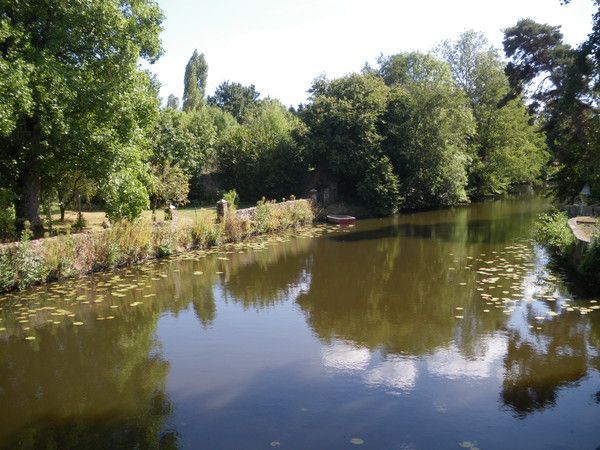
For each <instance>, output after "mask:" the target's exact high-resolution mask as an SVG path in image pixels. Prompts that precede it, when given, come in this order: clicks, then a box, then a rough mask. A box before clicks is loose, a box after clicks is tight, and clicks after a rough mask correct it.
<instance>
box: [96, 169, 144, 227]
mask: <svg viewBox="0 0 600 450" xmlns="http://www.w3.org/2000/svg"><path fill="white" fill-rule="evenodd" d="M103 196H104V199H105V201H106V216H107V217H108V218H109V220H110V221H111V222H118V221H120V220H122V219H127V220H129V221H133V220H134V219H136V218H137V217H139V215H140V214H141V213H142V211H144V210H147V209H148V208H149V206H150V203H149V200H148V191H147V190H146V187H145V185H144V183H143V182H142V181H141V180H140V177H139V174H138V173H136V171H135V169H130V170H122V171H120V172H118V173H115V174H113V175H112V176H111V177H110V180H109V182H108V183H107V184H106V186H105V187H104V189H103Z"/></svg>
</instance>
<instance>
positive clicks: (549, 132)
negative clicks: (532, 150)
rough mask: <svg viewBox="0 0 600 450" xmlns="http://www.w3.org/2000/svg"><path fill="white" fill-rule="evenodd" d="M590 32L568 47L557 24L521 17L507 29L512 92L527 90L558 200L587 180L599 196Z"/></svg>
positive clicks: (599, 155)
mask: <svg viewBox="0 0 600 450" xmlns="http://www.w3.org/2000/svg"><path fill="white" fill-rule="evenodd" d="M596 20H598V14H596V16H595V23H596ZM595 29H596V26H595V27H594V30H595ZM594 36H595V32H594V31H592V34H591V35H590V37H589V39H591V41H589V40H588V41H586V43H584V44H583V45H582V46H580V47H579V48H578V49H572V48H571V47H569V46H568V45H566V44H564V43H563V36H562V33H561V32H560V27H557V26H551V25H547V24H538V23H536V22H534V21H532V20H529V19H523V20H520V21H519V22H518V23H517V24H516V25H515V26H514V27H511V28H508V29H507V30H506V31H505V38H504V49H505V52H506V56H507V57H508V58H510V61H509V64H508V65H507V69H506V71H507V74H508V75H509V79H510V82H511V87H512V89H513V92H514V93H519V92H525V93H526V95H528V96H529V97H530V100H531V106H532V109H533V110H534V111H536V112H537V113H538V114H539V117H540V119H541V121H542V130H543V131H544V132H545V134H546V142H547V145H548V148H549V149H550V150H551V152H552V155H553V157H554V162H555V165H556V167H557V171H556V173H555V174H554V178H555V180H556V183H555V184H556V188H557V189H556V190H557V194H558V196H559V197H560V198H562V199H572V198H573V197H575V196H576V195H577V194H578V193H579V191H580V190H581V188H582V187H583V186H584V185H585V184H589V185H590V186H591V188H592V196H593V197H594V198H600V179H599V177H598V172H599V170H600V152H598V143H599V141H598V133H597V129H598V115H597V102H598V96H597V92H596V90H595V76H594V71H593V69H592V68H593V66H594V56H593V54H594V51H593V50H592V49H593V48H594V45H593V44H590V42H593V41H594ZM596 79H597V77H596ZM539 80H541V81H539Z"/></svg>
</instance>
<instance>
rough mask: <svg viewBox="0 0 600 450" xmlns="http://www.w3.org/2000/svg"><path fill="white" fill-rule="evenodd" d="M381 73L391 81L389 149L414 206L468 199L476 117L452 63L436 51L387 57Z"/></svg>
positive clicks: (408, 201) (386, 122)
mask: <svg viewBox="0 0 600 450" xmlns="http://www.w3.org/2000/svg"><path fill="white" fill-rule="evenodd" d="M379 63H380V68H379V73H380V74H381V76H382V77H383V79H384V80H385V81H386V84H388V85H389V86H390V89H391V90H390V101H389V104H388V106H387V110H386V114H385V117H384V121H383V123H384V127H383V130H384V131H383V134H384V136H385V141H384V142H383V148H384V149H385V153H386V154H387V155H388V156H389V158H390V160H391V161H392V164H393V166H394V168H395V172H396V174H397V176H398V177H399V179H400V180H401V187H402V188H401V191H400V193H401V195H402V197H403V198H404V201H405V205H406V206H407V207H408V208H429V207H435V206H447V205H454V204H457V203H462V202H466V201H468V196H467V191H466V188H467V166H468V164H469V163H470V161H471V159H472V152H471V149H470V147H469V139H470V137H471V136H472V135H473V134H474V131H475V127H474V121H473V116H472V113H471V110H470V107H469V103H468V100H467V98H466V96H465V94H464V93H463V92H462V91H461V90H460V89H459V88H458V87H457V85H456V84H455V82H454V80H453V79H452V74H451V71H450V68H449V66H448V65H447V64H446V63H444V62H443V61H440V60H438V59H436V58H434V57H433V56H431V55H426V54H422V53H402V54H398V55H393V56H390V57H387V58H381V59H380V61H379Z"/></svg>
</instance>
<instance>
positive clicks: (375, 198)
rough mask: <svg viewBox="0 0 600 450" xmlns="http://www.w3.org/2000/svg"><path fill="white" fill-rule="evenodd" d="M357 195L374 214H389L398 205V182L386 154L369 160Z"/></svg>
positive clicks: (396, 209)
mask: <svg viewBox="0 0 600 450" xmlns="http://www.w3.org/2000/svg"><path fill="white" fill-rule="evenodd" d="M358 195H359V197H360V198H361V200H362V201H363V202H364V204H365V206H366V207H367V208H369V209H370V210H371V211H372V212H373V213H374V214H376V215H378V216H389V215H391V214H395V213H397V212H398V208H399V206H400V183H399V182H398V177H397V176H396V175H395V174H394V169H393V167H392V164H391V163H390V160H389V158H388V157H387V156H383V157H381V158H380V159H374V160H372V161H370V162H369V164H368V168H367V170H366V173H365V176H364V178H363V179H362V180H361V181H360V182H359V183H358Z"/></svg>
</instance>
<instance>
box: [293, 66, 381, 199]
mask: <svg viewBox="0 0 600 450" xmlns="http://www.w3.org/2000/svg"><path fill="white" fill-rule="evenodd" d="M309 92H310V95H311V103H310V104H309V105H308V107H307V108H306V110H305V111H304V112H303V114H302V117H303V119H304V120H305V122H306V124H307V125H308V127H309V129H310V135H309V141H310V146H311V152H312V162H313V164H314V165H316V166H317V167H325V168H326V170H328V171H329V172H331V173H332V174H333V175H335V176H337V177H338V178H339V179H340V181H341V182H342V183H345V184H346V185H347V186H343V187H345V188H348V189H349V188H350V186H355V185H356V182H358V180H359V179H361V178H362V176H363V174H364V173H365V170H366V168H367V165H368V162H369V160H370V158H371V157H373V156H377V155H378V154H380V153H381V149H380V143H381V141H382V140H383V137H382V136H381V134H380V133H379V127H380V125H381V122H382V116H383V113H384V112H385V109H386V106H387V100H388V95H389V89H388V88H387V86H386V85H385V83H384V82H383V80H382V79H381V78H379V77H377V76H375V75H372V74H368V73H366V74H362V75H359V74H352V75H348V76H345V77H342V78H338V79H334V80H326V79H324V78H319V79H317V80H315V82H314V83H313V86H312V88H311V89H310V91H309Z"/></svg>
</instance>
